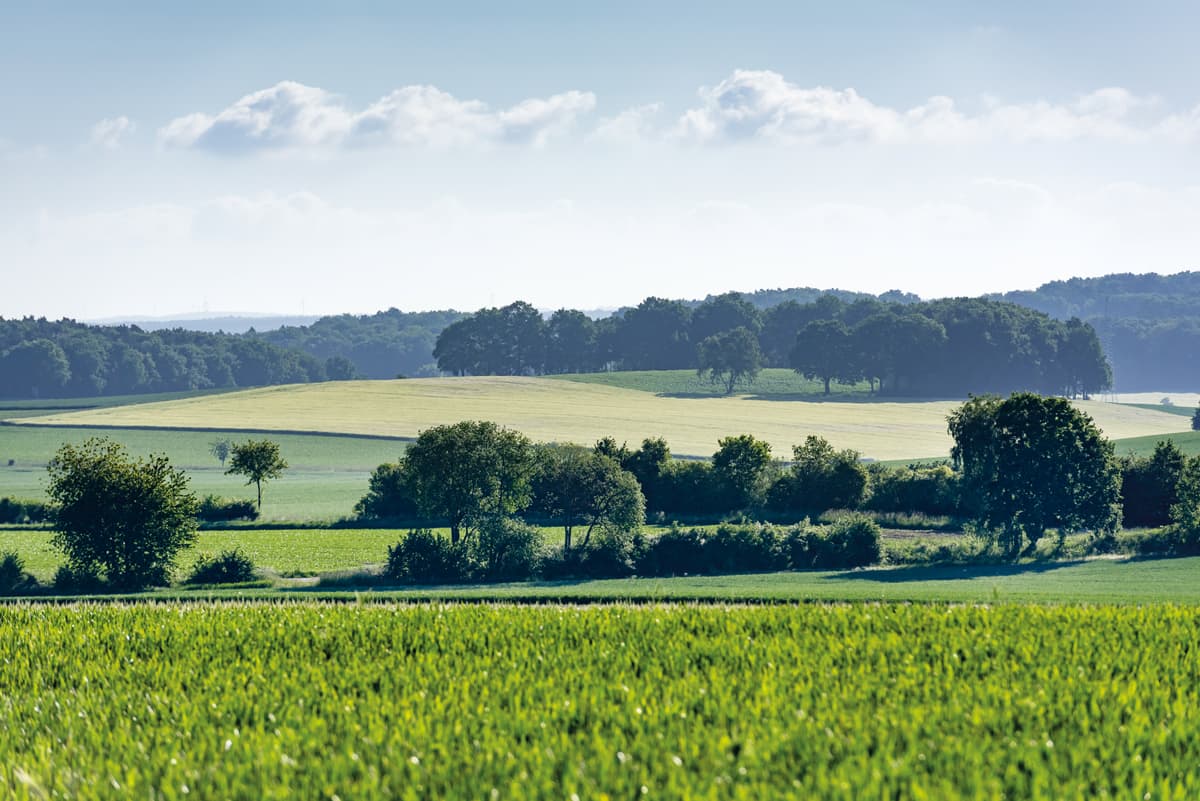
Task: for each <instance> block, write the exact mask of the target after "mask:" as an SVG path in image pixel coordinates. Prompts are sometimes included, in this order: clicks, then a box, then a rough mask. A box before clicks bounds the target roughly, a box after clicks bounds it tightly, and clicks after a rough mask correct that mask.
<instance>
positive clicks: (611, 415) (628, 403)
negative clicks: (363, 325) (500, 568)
mask: <svg viewBox="0 0 1200 801" xmlns="http://www.w3.org/2000/svg"><path fill="white" fill-rule="evenodd" d="M958 403H959V402H958V401H954V400H944V401H911V402H905V401H900V400H880V401H868V402H862V401H855V400H840V401H829V402H805V401H795V400H790V399H788V398H787V397H786V396H781V397H778V398H776V399H774V400H772V399H771V398H770V397H769V396H763V397H761V398H760V397H756V396H753V395H742V396H735V397H664V396H660V395H658V394H654V393H652V392H646V391H639V390H633V389H622V388H617V387H609V386H601V385H597V384H587V383H581V382H576V381H559V380H553V379H542V378H518V377H484V378H453V379H446V378H442V379H410V380H404V381H339V382H328V383H323V384H306V385H293V386H285V387H269V388H263V389H255V390H246V391H242V392H232V393H225V394H221V395H213V396H209V397H200V398H189V399H184V400H175V401H166V402H159V403H149V404H137V405H133V406H118V407H112V408H105V409H92V410H87V411H80V412H66V413H56V414H51V415H46V416H43V417H27V418H22V420H21V422H23V423H25V424H31V425H53V426H80V425H85V426H97V427H156V428H182V429H205V430H210V429H211V430H221V431H228V430H231V429H232V430H236V429H241V430H257V431H277V432H290V433H298V432H316V433H340V434H352V435H370V436H389V437H412V436H415V435H416V434H417V433H418V432H420V431H421V430H423V429H425V428H429V427H431V426H434V425H439V424H442V423H452V422H456V421H458V420H465V419H481V420H494V421H496V422H498V423H500V424H503V425H505V426H508V427H510V428H515V429H517V430H519V431H522V432H524V433H526V434H528V435H529V436H530V437H532V438H533V439H535V440H540V441H547V442H580V443H590V442H593V441H595V440H596V439H598V438H599V437H602V436H608V435H611V436H613V437H616V438H617V440H618V441H620V440H626V441H628V442H630V443H632V444H636V443H638V442H640V441H641V440H642V439H643V438H645V437H650V436H662V437H665V438H666V439H667V441H668V443H669V444H670V445H671V448H672V450H673V451H674V452H675V453H676V454H678V455H687V456H701V457H707V456H710V455H711V454H712V453H713V451H715V450H716V447H717V440H718V439H720V438H721V437H724V436H727V435H729V434H736V433H752V434H754V435H755V436H757V437H759V438H760V439H764V440H766V441H767V442H769V443H770V444H771V446H772V447H773V449H774V451H775V453H777V454H779V455H787V454H788V453H790V450H791V446H792V445H794V444H797V443H799V442H802V441H803V440H804V437H805V436H807V435H809V434H816V435H820V436H824V437H826V438H827V439H828V440H829V441H830V442H831V443H832V444H833V445H834V446H835V447H838V448H853V449H855V450H858V451H860V452H861V453H862V454H863V455H864V456H867V457H869V458H874V459H881V460H885V459H913V458H920V457H937V456H945V455H946V454H947V453H948V452H949V449H950V437H949V435H948V434H947V432H946V415H947V414H948V413H949V412H950V410H951V409H953V408H955V407H956V406H957V405H958ZM1079 406H1080V408H1082V409H1083V410H1085V411H1086V412H1088V413H1089V414H1091V415H1092V416H1093V417H1094V418H1095V420H1096V422H1097V424H1098V425H1099V426H1100V427H1101V428H1102V429H1103V430H1104V432H1105V433H1106V434H1107V435H1108V436H1109V437H1111V438H1124V437H1136V436H1154V435H1161V434H1166V433H1170V432H1176V431H1180V430H1181V429H1182V428H1184V427H1185V424H1184V421H1183V420H1181V418H1180V417H1179V416H1177V415H1172V414H1166V413H1162V412H1158V411H1154V410H1150V409H1139V408H1136V407H1133V406H1125V405H1118V404H1108V403H1102V402H1099V401H1084V402H1080V403H1079Z"/></svg>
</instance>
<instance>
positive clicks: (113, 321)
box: [89, 312, 321, 334]
mask: <svg viewBox="0 0 1200 801" xmlns="http://www.w3.org/2000/svg"><path fill="white" fill-rule="evenodd" d="M319 319H321V318H320V316H319V315H315V314H309V315H290V316H283V315H270V314H217V315H215V316H213V315H209V314H206V313H203V312H201V313H199V314H195V315H192V314H180V315H174V316H171V317H141V318H134V317H128V318H126V317H121V318H115V317H113V318H108V319H104V320H91V321H89V322H91V323H93V324H94V325H105V326H121V325H136V326H137V327H138V328H140V329H142V330H143V331H170V330H172V329H175V328H182V329H184V330H186V331H204V332H207V333H210V334H216V333H220V332H224V333H226V334H244V333H246V332H247V331H249V330H250V329H252V328H253V329H254V330H255V331H270V330H272V329H275V328H281V327H283V326H285V325H311V324H312V323H315V322H316V321H317V320H319Z"/></svg>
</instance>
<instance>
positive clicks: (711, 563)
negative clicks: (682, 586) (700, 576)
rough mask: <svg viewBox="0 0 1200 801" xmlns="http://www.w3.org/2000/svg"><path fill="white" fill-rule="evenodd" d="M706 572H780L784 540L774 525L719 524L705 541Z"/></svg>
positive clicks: (785, 556) (784, 561)
mask: <svg viewBox="0 0 1200 801" xmlns="http://www.w3.org/2000/svg"><path fill="white" fill-rule="evenodd" d="M704 555H705V561H706V562H707V571H706V572H712V573H745V572H754V571H763V570H783V569H786V568H787V566H788V554H787V552H786V550H785V549H784V541H783V537H782V536H780V534H779V532H778V530H777V529H776V528H775V527H774V526H769V525H757V524H751V525H742V526H734V525H729V524H722V525H720V526H718V527H717V530H716V531H714V532H713V533H712V534H710V535H709V536H708V537H707V538H705V540H704Z"/></svg>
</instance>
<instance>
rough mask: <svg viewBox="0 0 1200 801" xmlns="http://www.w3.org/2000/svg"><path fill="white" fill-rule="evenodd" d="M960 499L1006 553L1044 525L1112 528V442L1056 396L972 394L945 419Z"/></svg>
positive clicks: (1034, 537)
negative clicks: (958, 474)
mask: <svg viewBox="0 0 1200 801" xmlns="http://www.w3.org/2000/svg"><path fill="white" fill-rule="evenodd" d="M949 428H950V434H951V435H952V436H953V437H954V447H953V449H952V451H951V456H952V458H953V460H954V463H955V464H956V465H958V466H959V467H960V468H961V470H962V475H963V479H962V483H963V490H964V493H965V494H966V503H967V504H968V506H969V508H971V509H972V510H973V514H974V516H975V518H976V519H977V520H978V521H979V522H980V524H981V525H983V526H984V527H985V528H986V529H987V530H989V531H994V532H998V536H999V538H1000V540H1001V544H1002V546H1003V547H1004V548H1005V550H1006V551H1007V552H1008V554H1009V555H1010V556H1016V555H1018V554H1020V553H1021V551H1022V542H1023V540H1027V545H1025V548H1026V550H1027V551H1032V549H1033V548H1034V547H1035V546H1036V545H1037V541H1038V540H1039V539H1040V538H1041V537H1042V535H1043V534H1044V533H1045V532H1046V530H1047V529H1049V528H1056V529H1058V535H1059V541H1060V542H1061V541H1062V538H1063V536H1064V535H1065V533H1066V532H1068V531H1080V530H1092V531H1095V532H1098V533H1099V534H1100V535H1101V536H1109V535H1111V534H1112V533H1113V532H1115V529H1116V526H1117V522H1118V510H1119V501H1120V471H1119V469H1118V466H1117V463H1116V459H1115V458H1114V456H1113V446H1112V443H1111V442H1109V441H1108V440H1106V439H1104V438H1103V436H1102V435H1101V433H1100V431H1099V429H1097V428H1096V426H1095V424H1094V423H1093V422H1092V420H1091V418H1090V417H1088V416H1087V415H1086V414H1084V413H1082V412H1080V411H1079V410H1077V409H1076V408H1075V407H1073V406H1072V405H1071V404H1070V403H1069V402H1068V401H1067V400H1065V399H1063V398H1047V397H1041V396H1038V395H1034V394H1031V393H1018V394H1014V395H1012V396H1011V397H1009V398H1008V399H1006V400H1001V399H1000V398H996V397H983V398H972V399H971V400H970V401H968V402H967V403H966V404H964V405H963V406H961V407H960V408H958V409H957V410H955V411H954V412H953V413H952V414H951V415H950V418H949Z"/></svg>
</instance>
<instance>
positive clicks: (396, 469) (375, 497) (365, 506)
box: [354, 462, 420, 520]
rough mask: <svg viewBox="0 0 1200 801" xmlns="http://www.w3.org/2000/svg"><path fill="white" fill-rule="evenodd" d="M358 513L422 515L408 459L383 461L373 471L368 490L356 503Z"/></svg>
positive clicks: (382, 516) (412, 517)
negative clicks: (383, 462)
mask: <svg viewBox="0 0 1200 801" xmlns="http://www.w3.org/2000/svg"><path fill="white" fill-rule="evenodd" d="M354 514H355V515H357V516H358V517H365V518H373V519H376V520H381V519H392V520H415V519H417V518H418V517H419V516H420V509H419V508H418V506H417V498H416V493H415V491H414V489H413V482H412V474H411V471H410V470H409V469H408V468H407V466H406V465H405V463H403V462H401V463H400V464H381V465H379V466H378V467H376V468H375V469H374V470H372V471H371V480H370V482H369V484H368V485H367V494H366V495H364V496H363V497H362V498H360V499H359V501H358V503H356V504H354Z"/></svg>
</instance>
